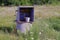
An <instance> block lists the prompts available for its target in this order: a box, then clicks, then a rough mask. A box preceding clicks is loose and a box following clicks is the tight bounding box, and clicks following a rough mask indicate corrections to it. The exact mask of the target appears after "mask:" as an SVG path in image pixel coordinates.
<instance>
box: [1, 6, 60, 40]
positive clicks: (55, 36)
mask: <svg viewBox="0 0 60 40" xmlns="http://www.w3.org/2000/svg"><path fill="white" fill-rule="evenodd" d="M35 7H36V6H35ZM39 7H40V6H39ZM49 7H50V6H49ZM49 7H48V8H47V7H46V6H44V7H43V6H42V7H40V8H41V9H39V8H38V7H36V8H35V10H36V9H37V10H38V9H39V10H40V11H41V12H42V11H43V13H42V14H41V12H40V11H39V12H37V16H35V21H34V23H33V25H32V28H31V30H30V33H27V34H26V35H23V34H21V35H20V36H16V34H15V33H14V31H13V30H14V28H15V27H16V25H15V22H14V20H15V17H16V16H14V15H15V13H14V12H15V11H14V10H15V8H14V7H1V8H0V13H1V14H0V40H17V39H19V40H24V39H27V40H60V16H59V15H60V14H59V13H60V11H59V9H58V10H56V9H55V8H53V9H49ZM6 8H7V9H6ZM9 8H10V9H9ZM44 8H46V10H45V9H44ZM58 8H60V7H58ZM8 9H9V10H8ZM11 9H12V11H11ZM47 10H48V12H47ZM50 10H52V11H53V12H56V13H55V14H59V15H57V16H56V15H55V14H54V13H53V12H52V11H50ZM49 12H51V13H50V15H49ZM38 13H39V14H41V15H39V14H38ZM45 13H48V14H46V15H49V16H47V17H46V15H44V14H45ZM51 14H52V15H53V16H51ZM50 16H51V17H50Z"/></svg>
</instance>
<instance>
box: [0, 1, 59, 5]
mask: <svg viewBox="0 0 60 40" xmlns="http://www.w3.org/2000/svg"><path fill="white" fill-rule="evenodd" d="M43 4H60V0H0V5H2V6H4V5H5V6H8V5H43Z"/></svg>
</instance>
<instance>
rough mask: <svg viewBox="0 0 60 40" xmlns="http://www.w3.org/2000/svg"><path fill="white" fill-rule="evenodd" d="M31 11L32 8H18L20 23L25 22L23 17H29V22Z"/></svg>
mask: <svg viewBox="0 0 60 40" xmlns="http://www.w3.org/2000/svg"><path fill="white" fill-rule="evenodd" d="M32 9H33V8H20V21H25V17H30V21H31V16H32V14H33V13H32Z"/></svg>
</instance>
